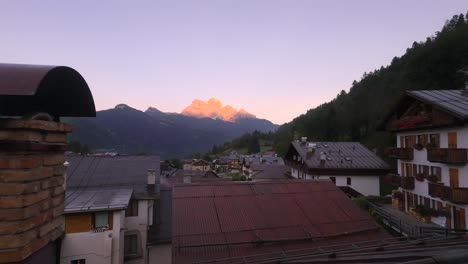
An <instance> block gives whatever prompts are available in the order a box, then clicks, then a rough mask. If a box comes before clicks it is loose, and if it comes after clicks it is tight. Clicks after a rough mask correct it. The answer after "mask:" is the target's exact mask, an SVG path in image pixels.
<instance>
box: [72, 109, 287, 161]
mask: <svg viewBox="0 0 468 264" xmlns="http://www.w3.org/2000/svg"><path fill="white" fill-rule="evenodd" d="M236 113H238V114H237V115H236V117H235V118H231V119H230V120H231V121H224V120H223V119H221V118H217V119H214V118H212V117H210V118H206V117H194V116H189V115H184V114H178V113H165V112H162V111H160V110H159V109H157V108H155V107H149V108H148V109H147V110H146V111H140V110H138V109H134V108H132V107H130V106H128V105H126V104H118V105H116V106H115V107H114V108H112V109H107V110H102V111H98V112H97V115H96V118H69V119H66V122H69V123H71V124H72V125H73V126H74V127H75V132H74V133H72V135H71V136H70V140H77V141H79V142H80V143H82V144H86V145H88V146H89V147H90V148H91V149H99V148H105V149H108V148H113V149H116V150H117V151H118V152H120V153H127V154H137V153H146V154H159V155H161V156H162V158H172V157H185V156H188V155H190V154H193V153H195V152H206V151H208V150H210V149H211V148H212V147H213V146H214V145H219V144H223V143H224V142H226V141H229V140H232V139H234V138H236V137H239V136H241V135H243V134H245V133H250V132H253V131H256V130H257V131H261V132H270V131H275V130H276V129H277V128H278V125H275V124H273V123H272V122H270V121H268V120H265V119H258V118H255V116H253V115H251V114H249V113H247V114H245V113H244V112H243V111H242V110H241V111H239V112H237V111H236Z"/></svg>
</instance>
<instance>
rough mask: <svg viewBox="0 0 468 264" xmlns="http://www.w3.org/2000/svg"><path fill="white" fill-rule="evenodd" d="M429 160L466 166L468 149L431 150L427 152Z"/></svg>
mask: <svg viewBox="0 0 468 264" xmlns="http://www.w3.org/2000/svg"><path fill="white" fill-rule="evenodd" d="M427 160H428V161H430V162H440V163H448V164H466V163H468V155H467V149H461V148H460V149H459V148H433V149H431V148H429V149H428V150H427Z"/></svg>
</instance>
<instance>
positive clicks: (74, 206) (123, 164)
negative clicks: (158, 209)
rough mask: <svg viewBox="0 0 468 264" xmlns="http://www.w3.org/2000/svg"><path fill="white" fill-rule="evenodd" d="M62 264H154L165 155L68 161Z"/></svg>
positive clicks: (80, 157)
mask: <svg viewBox="0 0 468 264" xmlns="http://www.w3.org/2000/svg"><path fill="white" fill-rule="evenodd" d="M67 162H68V166H67V177H66V178H67V181H66V186H67V189H66V201H65V237H64V240H63V243H62V250H61V263H63V264H69V263H70V264H78V263H106V264H107V263H109V264H120V263H128V264H144V263H148V261H149V260H148V256H149V247H150V245H149V241H148V231H149V229H150V227H151V226H152V225H153V222H154V221H153V214H154V209H153V207H154V204H155V202H156V201H157V200H158V199H159V157H156V156H146V157H143V156H142V157H137V156H116V157H107V156H101V157H96V156H94V157H93V156H69V157H67Z"/></svg>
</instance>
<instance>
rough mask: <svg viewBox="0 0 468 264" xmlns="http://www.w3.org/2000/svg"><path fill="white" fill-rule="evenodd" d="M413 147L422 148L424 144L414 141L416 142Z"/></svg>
mask: <svg viewBox="0 0 468 264" xmlns="http://www.w3.org/2000/svg"><path fill="white" fill-rule="evenodd" d="M413 148H414V149H415V150H422V149H423V148H424V146H423V145H422V144H419V143H416V144H414V146H413Z"/></svg>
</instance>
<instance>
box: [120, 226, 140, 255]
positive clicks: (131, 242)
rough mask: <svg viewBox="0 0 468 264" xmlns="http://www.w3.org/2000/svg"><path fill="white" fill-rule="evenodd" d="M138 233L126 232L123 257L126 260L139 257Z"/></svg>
mask: <svg viewBox="0 0 468 264" xmlns="http://www.w3.org/2000/svg"><path fill="white" fill-rule="evenodd" d="M139 238H140V236H139V233H138V231H127V232H126V233H125V237H124V255H125V258H126V259H129V258H135V257H139V256H140V255H141V252H140V241H139Z"/></svg>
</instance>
